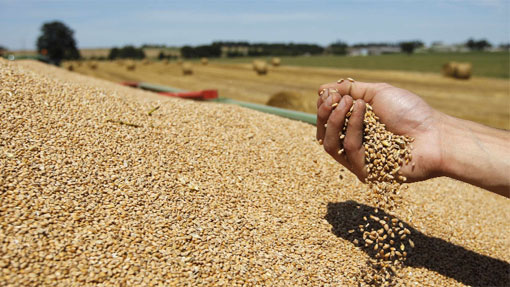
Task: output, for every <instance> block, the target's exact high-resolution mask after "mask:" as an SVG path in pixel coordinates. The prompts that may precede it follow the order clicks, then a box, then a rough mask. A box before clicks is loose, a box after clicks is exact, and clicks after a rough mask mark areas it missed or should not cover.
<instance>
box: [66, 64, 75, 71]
mask: <svg viewBox="0 0 510 287" xmlns="http://www.w3.org/2000/svg"><path fill="white" fill-rule="evenodd" d="M67 70H68V71H71V72H72V71H74V66H73V64H69V65H67Z"/></svg>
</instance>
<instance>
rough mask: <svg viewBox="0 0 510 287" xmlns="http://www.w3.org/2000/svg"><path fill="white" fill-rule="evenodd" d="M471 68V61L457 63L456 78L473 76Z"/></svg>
mask: <svg viewBox="0 0 510 287" xmlns="http://www.w3.org/2000/svg"><path fill="white" fill-rule="evenodd" d="M471 69H472V66H471V63H457V66H456V67H455V78H457V79H465V80H467V79H469V78H471Z"/></svg>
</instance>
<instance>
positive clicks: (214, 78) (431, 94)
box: [75, 60, 510, 129]
mask: <svg viewBox="0 0 510 287" xmlns="http://www.w3.org/2000/svg"><path fill="white" fill-rule="evenodd" d="M285 63H286V62H285V61H283V64H285ZM440 68H441V66H438V68H437V71H438V72H437V73H420V72H401V71H381V70H355V69H333V68H314V67H296V66H293V67H291V66H285V65H284V66H280V67H268V69H269V71H268V73H267V75H265V76H263V77H260V76H258V75H257V74H256V73H254V72H253V68H252V64H251V63H245V64H233V63H219V62H215V61H212V60H211V61H209V65H207V66H202V65H195V69H194V71H193V72H194V74H193V76H192V77H189V76H183V75H182V69H181V67H180V66H179V65H178V64H177V63H176V62H175V61H174V62H170V64H168V65H165V64H163V63H162V62H157V63H154V64H153V65H150V66H143V67H140V68H139V69H138V66H137V70H136V72H135V73H133V72H129V71H125V70H124V69H122V68H121V67H119V66H118V65H117V64H115V63H112V62H101V64H100V68H98V69H97V70H91V69H89V68H88V67H87V65H84V66H83V67H81V68H77V69H76V70H75V71H76V72H78V73H81V74H85V75H90V76H94V77H98V78H102V79H106V80H110V81H114V82H121V81H144V82H151V83H157V84H162V85H169V86H173V87H176V88H181V89H185V90H202V89H218V91H219V95H220V96H222V97H228V98H233V99H237V100H244V101H249V102H254V103H260V104H265V103H267V101H268V100H269V99H270V97H271V96H272V95H274V94H276V93H279V92H283V91H291V92H292V91H293V92H296V93H300V94H302V95H303V98H302V100H301V101H302V104H300V105H297V107H299V110H301V111H304V112H309V113H315V109H316V99H317V88H318V87H319V86H320V85H321V84H324V83H328V82H334V81H336V80H338V79H339V78H346V77H353V78H354V79H356V80H359V81H365V82H387V83H389V84H392V85H394V86H397V87H400V88H404V89H407V90H410V91H412V92H414V93H416V94H418V95H420V96H421V97H423V98H424V99H425V101H427V103H429V104H430V105H431V106H433V107H434V108H436V109H439V110H441V111H443V112H445V113H447V114H450V115H453V116H456V117H460V118H463V119H468V120H472V121H476V122H479V123H482V124H485V125H489V126H493V127H497V128H504V129H510V88H509V83H508V80H507V79H498V78H483V77H476V76H474V77H473V78H471V79H469V80H467V81H466V80H457V79H451V78H446V77H444V76H442V75H441V74H440Z"/></svg>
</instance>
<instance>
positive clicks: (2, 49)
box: [0, 46, 7, 57]
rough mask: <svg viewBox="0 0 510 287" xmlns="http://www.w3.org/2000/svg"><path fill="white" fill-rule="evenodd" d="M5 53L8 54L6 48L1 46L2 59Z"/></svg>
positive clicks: (0, 54) (0, 55)
mask: <svg viewBox="0 0 510 287" xmlns="http://www.w3.org/2000/svg"><path fill="white" fill-rule="evenodd" d="M5 52H7V48H5V47H4V46H0V57H2V56H3V55H4V53H5Z"/></svg>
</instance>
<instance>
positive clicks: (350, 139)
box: [343, 99, 367, 181]
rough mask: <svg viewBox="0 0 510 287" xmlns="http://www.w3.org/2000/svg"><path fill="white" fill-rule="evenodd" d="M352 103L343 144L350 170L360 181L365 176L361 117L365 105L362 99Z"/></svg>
mask: <svg viewBox="0 0 510 287" xmlns="http://www.w3.org/2000/svg"><path fill="white" fill-rule="evenodd" d="M353 105H354V107H353V110H352V114H351V117H350V118H349V122H348V123H347V131H346V135H345V139H344V142H343V145H344V150H345V154H346V156H347V160H348V161H349V163H350V164H351V168H352V171H353V172H354V173H355V174H356V176H358V178H359V179H360V180H361V181H364V180H365V178H366V177H367V172H366V169H365V149H364V148H363V119H364V117H365V109H366V105H365V101H363V100H362V99H358V100H356V101H355V102H354V104H353Z"/></svg>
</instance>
